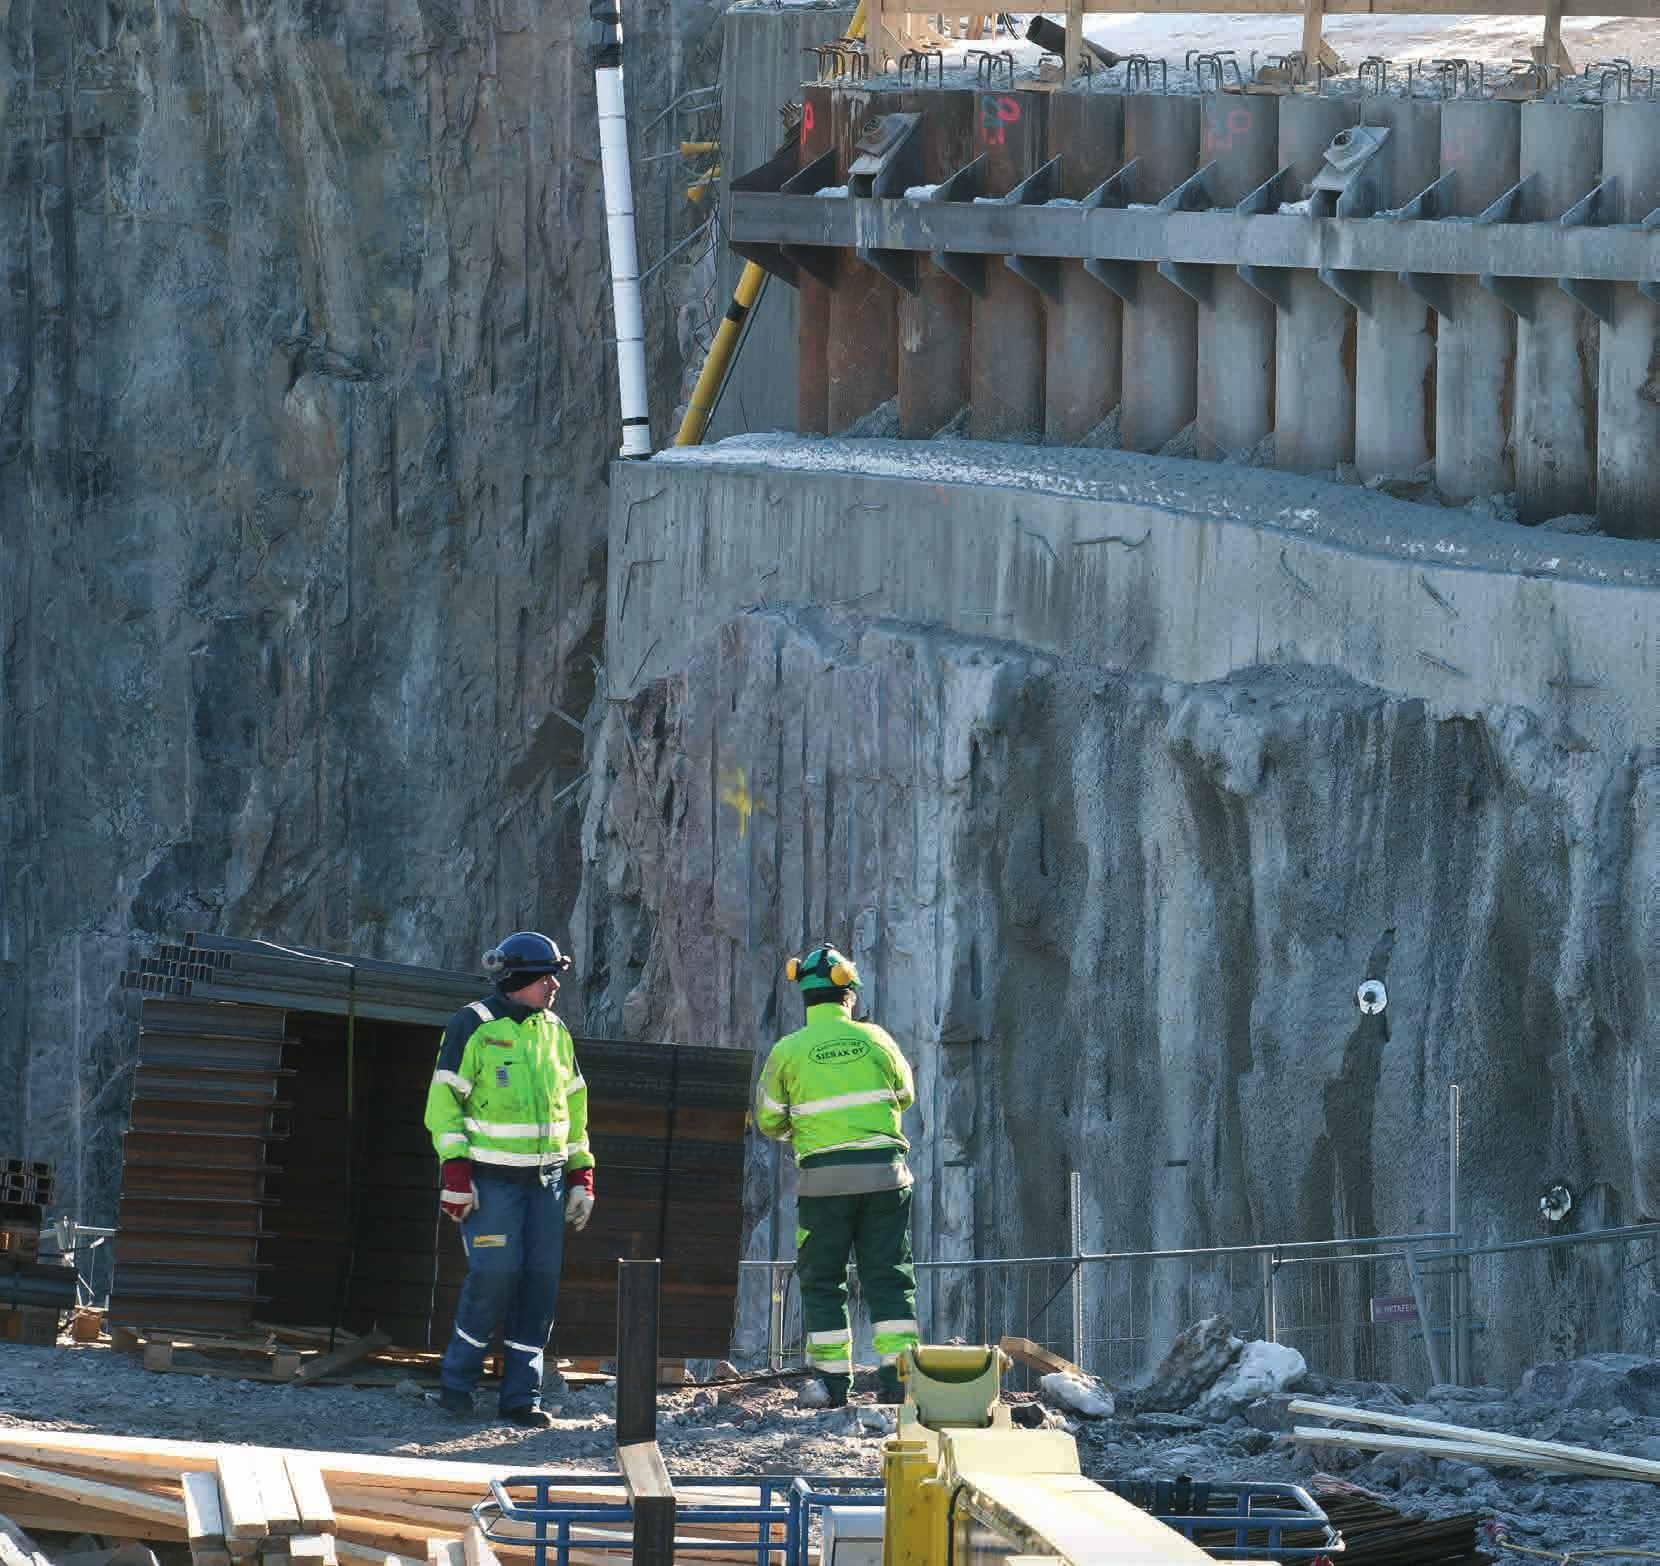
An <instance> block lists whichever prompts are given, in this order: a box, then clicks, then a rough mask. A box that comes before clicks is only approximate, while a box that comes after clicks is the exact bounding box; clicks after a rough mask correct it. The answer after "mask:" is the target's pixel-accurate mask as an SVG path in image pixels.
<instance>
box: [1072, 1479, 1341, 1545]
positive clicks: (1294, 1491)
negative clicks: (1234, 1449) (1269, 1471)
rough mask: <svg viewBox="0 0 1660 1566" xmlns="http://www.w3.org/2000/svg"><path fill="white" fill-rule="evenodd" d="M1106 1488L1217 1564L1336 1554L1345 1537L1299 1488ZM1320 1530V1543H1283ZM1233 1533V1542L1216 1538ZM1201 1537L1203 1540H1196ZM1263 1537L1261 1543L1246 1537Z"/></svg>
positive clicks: (1205, 1483) (1187, 1484)
mask: <svg viewBox="0 0 1660 1566" xmlns="http://www.w3.org/2000/svg"><path fill="white" fill-rule="evenodd" d="M1104 1488H1106V1489H1108V1490H1111V1491H1112V1492H1113V1494H1115V1495H1118V1496H1122V1497H1123V1498H1124V1499H1125V1500H1126V1501H1128V1502H1130V1503H1131V1505H1133V1506H1138V1507H1140V1508H1141V1510H1142V1511H1144V1512H1151V1513H1152V1515H1153V1516H1154V1517H1156V1518H1158V1520H1159V1521H1160V1522H1161V1523H1163V1524H1164V1525H1165V1527H1167V1528H1174V1529H1175V1530H1176V1532H1177V1533H1179V1534H1182V1535H1184V1536H1185V1537H1187V1538H1189V1539H1191V1540H1193V1542H1194V1543H1195V1544H1198V1545H1199V1546H1200V1547H1201V1548H1202V1549H1203V1550H1204V1552H1205V1553H1206V1554H1207V1555H1212V1556H1214V1557H1215V1558H1216V1559H1217V1560H1219V1561H1249V1560H1275V1561H1303V1560H1313V1559H1314V1558H1316V1557H1317V1556H1322V1555H1336V1554H1337V1553H1338V1552H1339V1551H1341V1550H1342V1548H1343V1535H1342V1534H1340V1533H1339V1532H1338V1531H1337V1530H1336V1529H1335V1528H1333V1527H1332V1525H1331V1523H1330V1521H1329V1520H1328V1519H1327V1517H1326V1514H1325V1513H1324V1512H1323V1511H1321V1510H1320V1507H1319V1505H1318V1504H1317V1503H1316V1501H1315V1499H1314V1497H1313V1496H1312V1495H1310V1494H1309V1493H1308V1491H1307V1490H1305V1489H1304V1488H1303V1487H1302V1486H1301V1485H1300V1484H1252V1483H1239V1484H1235V1483H1233V1482H1231V1481H1228V1480H1219V1479H1218V1480H1207V1479H1187V1478H1181V1479H1156V1480H1148V1479H1120V1480H1118V1481H1116V1482H1113V1481H1110V1480H1109V1481H1107V1482H1106V1484H1105V1486H1104ZM1315 1528H1318V1529H1320V1530H1321V1539H1320V1542H1319V1543H1318V1544H1284V1543H1282V1542H1281V1541H1282V1540H1283V1538H1284V1537H1285V1534H1286V1533H1287V1532H1288V1531H1290V1532H1293V1533H1305V1534H1306V1533H1307V1532H1308V1531H1309V1530H1310V1529H1315ZM1230 1530H1231V1531H1232V1533H1233V1543H1232V1544H1226V1543H1220V1542H1218V1536H1221V1537H1224V1538H1225V1537H1226V1535H1227V1533H1228V1532H1229V1531H1230ZM1201 1533H1202V1534H1203V1535H1204V1538H1203V1539H1201V1538H1199V1537H1198V1535H1199V1534H1201ZM1253 1533H1255V1534H1258V1535H1261V1534H1264V1533H1266V1535H1267V1537H1266V1539H1264V1540H1262V1541H1261V1542H1259V1543H1256V1544H1252V1543H1250V1542H1249V1539H1250V1536H1251V1535H1252V1534H1253Z"/></svg>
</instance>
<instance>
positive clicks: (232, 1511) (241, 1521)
mask: <svg viewBox="0 0 1660 1566" xmlns="http://www.w3.org/2000/svg"><path fill="white" fill-rule="evenodd" d="M257 1451H258V1448H253V1447H250V1448H249V1449H248V1450H246V1451H238V1450H236V1449H235V1448H226V1449H222V1450H221V1451H220V1453H219V1458H218V1471H219V1496H220V1506H221V1508H222V1512H223V1516H224V1519H225V1537H226V1539H227V1541H235V1540H247V1539H263V1538H265V1536H266V1535H267V1534H269V1533H270V1531H271V1524H270V1523H269V1522H268V1521H266V1517H265V1496H264V1488H263V1486H262V1485H261V1484H260V1479H259V1467H258V1464H257V1462H256V1460H255V1458H256V1453H257ZM236 1553H237V1550H236V1545H235V1543H234V1542H232V1544H231V1554H233V1555H235V1554H236Z"/></svg>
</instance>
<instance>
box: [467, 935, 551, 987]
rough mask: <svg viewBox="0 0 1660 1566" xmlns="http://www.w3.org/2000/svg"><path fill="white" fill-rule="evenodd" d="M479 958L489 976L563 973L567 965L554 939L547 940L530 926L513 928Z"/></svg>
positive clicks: (530, 975) (522, 976)
mask: <svg viewBox="0 0 1660 1566" xmlns="http://www.w3.org/2000/svg"><path fill="white" fill-rule="evenodd" d="M482 960H483V963H484V971H485V972H486V973H487V974H489V975H490V977H491V978H493V979H505V978H508V977H510V976H511V977H513V978H526V977H538V976H540V975H541V974H544V973H563V972H564V971H565V970H566V969H567V968H569V967H570V965H571V959H570V958H569V957H567V956H566V955H565V954H564V953H563V952H562V951H560V950H559V943H558V942H557V941H550V940H549V939H548V938H547V936H545V935H538V934H537V933H536V931H534V930H518V931H515V932H514V933H513V934H512V935H510V936H508V937H507V939H506V940H504V941H501V942H499V943H497V944H496V945H495V946H492V947H491V948H490V950H489V951H487V952H486V953H485V954H484V957H483V959H482Z"/></svg>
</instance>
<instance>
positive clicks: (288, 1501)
mask: <svg viewBox="0 0 1660 1566" xmlns="http://www.w3.org/2000/svg"><path fill="white" fill-rule="evenodd" d="M254 1471H255V1473H257V1474H258V1476H259V1494H260V1499H261V1501H262V1502H263V1503H264V1506H265V1522H266V1526H267V1527H268V1528H269V1530H270V1531H271V1532H272V1533H274V1534H293V1533H303V1532H304V1531H305V1527H304V1524H303V1523H302V1522H301V1521H300V1505H299V1502H298V1501H297V1500H295V1498H294V1487H293V1485H291V1484H290V1483H289V1482H288V1468H287V1465H286V1464H285V1463H284V1461H283V1457H282V1454H281V1453H280V1452H273V1451H264V1452H261V1453H259V1455H258V1456H257V1457H255V1459H254Z"/></svg>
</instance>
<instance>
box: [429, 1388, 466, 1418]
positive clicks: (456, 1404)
mask: <svg viewBox="0 0 1660 1566" xmlns="http://www.w3.org/2000/svg"><path fill="white" fill-rule="evenodd" d="M426 1401H427V1402H428V1403H431V1404H432V1405H433V1406H434V1407H435V1408H441V1409H443V1410H444V1412H445V1413H446V1414H458V1415H459V1414H470V1413H472V1411H473V1395H472V1393H470V1392H457V1391H455V1390H454V1389H453V1388H452V1387H445V1388H443V1389H442V1390H441V1391H438V1392H428V1393H427V1395H426Z"/></svg>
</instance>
